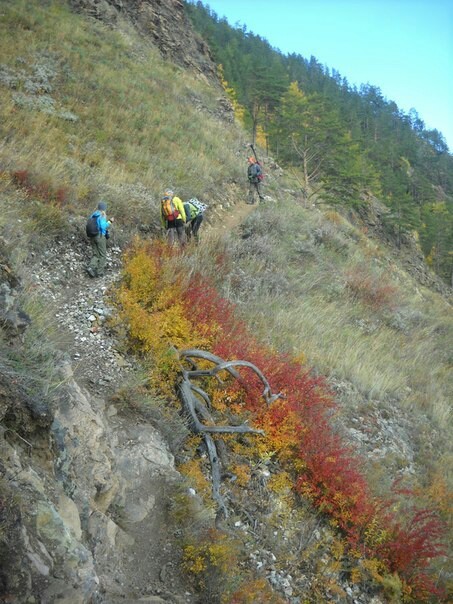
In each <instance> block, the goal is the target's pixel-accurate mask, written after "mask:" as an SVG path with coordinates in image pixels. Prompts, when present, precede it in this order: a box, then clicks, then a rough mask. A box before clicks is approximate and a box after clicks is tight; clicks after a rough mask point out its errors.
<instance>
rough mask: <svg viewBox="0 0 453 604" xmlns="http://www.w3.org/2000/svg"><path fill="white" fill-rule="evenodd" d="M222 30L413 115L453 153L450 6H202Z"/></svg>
mask: <svg viewBox="0 0 453 604" xmlns="http://www.w3.org/2000/svg"><path fill="white" fill-rule="evenodd" d="M203 3H204V4H208V5H209V6H210V7H211V9H212V10H214V11H215V12H216V13H217V15H218V16H219V17H223V16H225V17H226V18H227V20H228V22H229V23H230V25H233V26H235V25H241V26H242V25H246V26H247V30H248V31H251V32H253V33H254V34H258V35H260V36H261V37H263V38H265V39H266V40H267V41H268V42H269V43H270V44H271V45H272V46H273V47H275V48H278V49H279V50H281V51H282V52H283V53H285V54H287V53H292V52H295V53H299V54H301V55H302V56H303V57H305V58H307V59H309V58H310V56H311V55H313V56H314V57H316V59H317V60H318V61H319V62H320V63H321V64H323V65H326V66H327V67H329V69H332V68H333V69H336V70H337V71H339V72H340V74H341V75H342V76H343V77H346V78H347V80H348V82H349V84H356V85H357V86H360V84H366V83H369V84H372V85H374V86H377V87H379V88H380V89H381V92H382V94H383V96H384V97H385V98H386V99H387V100H391V101H395V103H396V104H397V105H398V107H399V108H400V109H402V110H403V111H405V112H406V113H407V112H408V111H409V109H410V108H411V107H413V108H415V109H416V111H417V112H418V114H419V116H420V118H421V119H422V120H423V121H424V122H425V125H426V127H427V128H430V129H432V128H436V129H437V130H439V131H440V132H441V133H442V134H443V135H444V137H445V139H446V141H447V144H448V146H449V148H450V151H452V150H453V0H209V1H206V2H203Z"/></svg>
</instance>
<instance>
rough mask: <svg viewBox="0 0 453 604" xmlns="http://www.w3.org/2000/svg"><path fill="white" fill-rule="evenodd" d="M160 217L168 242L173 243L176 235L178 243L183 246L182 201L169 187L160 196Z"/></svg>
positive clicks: (184, 237)
mask: <svg viewBox="0 0 453 604" xmlns="http://www.w3.org/2000/svg"><path fill="white" fill-rule="evenodd" d="M160 219H161V223H162V226H163V227H164V228H165V229H166V231H167V237H168V243H170V244H171V245H173V244H174V243H175V240H176V237H178V241H179V245H181V246H184V245H185V243H186V233H185V228H184V225H185V223H186V212H185V210H184V204H183V202H182V201H181V200H180V199H179V197H176V195H175V194H174V192H173V191H172V190H171V189H167V190H166V191H165V193H164V196H163V198H162V201H161V212H160Z"/></svg>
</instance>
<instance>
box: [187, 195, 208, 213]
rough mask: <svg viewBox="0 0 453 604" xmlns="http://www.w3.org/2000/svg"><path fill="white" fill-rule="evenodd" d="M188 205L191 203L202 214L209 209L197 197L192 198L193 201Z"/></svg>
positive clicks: (190, 200)
mask: <svg viewBox="0 0 453 604" xmlns="http://www.w3.org/2000/svg"><path fill="white" fill-rule="evenodd" d="M188 203H191V204H192V205H193V206H195V207H196V208H198V210H200V212H205V211H206V210H207V209H208V206H207V205H206V204H205V203H203V202H201V201H200V200H199V199H197V198H196V197H192V199H189V202H188Z"/></svg>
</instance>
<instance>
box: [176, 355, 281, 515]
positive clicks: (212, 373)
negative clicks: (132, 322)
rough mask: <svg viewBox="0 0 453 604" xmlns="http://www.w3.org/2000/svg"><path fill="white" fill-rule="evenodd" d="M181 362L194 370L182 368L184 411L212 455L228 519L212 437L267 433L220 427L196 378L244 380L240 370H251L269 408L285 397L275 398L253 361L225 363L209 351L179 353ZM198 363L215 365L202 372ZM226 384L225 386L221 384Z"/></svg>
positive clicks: (216, 490) (216, 493) (216, 488)
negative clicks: (194, 379)
mask: <svg viewBox="0 0 453 604" xmlns="http://www.w3.org/2000/svg"><path fill="white" fill-rule="evenodd" d="M176 352H177V354H178V356H179V359H180V361H181V362H184V363H188V364H189V365H190V366H191V369H185V368H182V378H183V379H182V382H181V383H180V385H179V394H180V397H181V401H182V404H183V407H184V409H185V410H186V412H187V413H188V414H189V415H190V417H191V420H192V426H193V430H194V432H196V433H199V434H201V435H202V436H203V439H204V442H205V445H206V450H207V452H208V457H209V461H210V464H211V481H212V496H213V499H214V500H215V501H216V502H217V503H218V505H219V509H220V511H221V512H222V513H223V514H224V515H225V517H227V516H228V509H227V506H226V503H225V501H224V498H223V497H222V495H221V493H220V486H221V485H220V481H221V463H220V459H219V454H218V451H217V446H216V443H215V441H214V439H213V438H212V436H211V434H216V433H217V434H234V433H241V434H264V431H263V430H258V429H256V428H252V427H250V426H249V425H247V422H244V423H242V424H240V425H238V426H228V425H227V426H216V425H215V421H214V419H213V417H212V416H211V413H210V412H209V409H210V408H211V400H210V398H209V395H208V394H207V392H205V391H204V390H203V389H202V388H200V387H199V386H197V385H195V384H193V383H192V379H193V378H200V377H213V378H216V379H219V381H220V382H221V380H220V378H219V376H218V374H219V373H221V372H222V371H226V372H228V373H229V374H230V375H231V376H232V377H233V378H234V379H243V378H242V377H241V375H240V373H239V372H238V371H236V367H246V368H247V369H251V370H252V371H253V372H254V373H255V375H256V376H258V378H259V379H260V381H261V383H262V384H263V386H264V389H263V392H262V396H263V398H264V400H265V402H266V404H267V405H270V404H272V403H273V402H274V401H276V400H277V399H278V398H280V397H281V396H282V394H281V393H279V394H272V391H271V387H270V385H269V382H268V381H267V379H266V377H265V376H264V374H263V373H262V372H261V371H260V370H259V369H258V367H256V365H254V364H253V363H250V362H249V361H241V360H234V361H224V360H223V359H221V358H220V357H218V356H216V355H214V354H212V353H210V352H207V351H205V350H198V349H189V350H181V351H176ZM194 359H201V360H204V361H208V362H210V363H213V365H214V366H213V367H211V368H210V369H198V366H197V364H196V362H195V361H194ZM221 383H223V382H221Z"/></svg>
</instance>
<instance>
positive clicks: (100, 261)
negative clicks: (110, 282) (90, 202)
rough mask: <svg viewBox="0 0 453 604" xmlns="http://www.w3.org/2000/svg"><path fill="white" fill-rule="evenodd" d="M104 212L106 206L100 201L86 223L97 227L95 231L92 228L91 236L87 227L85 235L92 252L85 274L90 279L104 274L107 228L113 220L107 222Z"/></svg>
mask: <svg viewBox="0 0 453 604" xmlns="http://www.w3.org/2000/svg"><path fill="white" fill-rule="evenodd" d="M106 210H107V204H106V203H105V201H100V202H99V203H98V207H97V210H96V211H94V212H93V214H91V216H90V219H89V221H88V222H89V223H90V221H91V223H92V224H94V226H95V227H96V226H97V229H96V228H94V229H93V230H92V232H91V234H90V233H89V232H88V226H87V235H88V237H89V240H90V243H91V251H92V256H91V260H90V264H89V266H88V268H87V273H88V274H89V275H90V277H102V276H103V275H104V273H105V265H106V263H107V239H108V238H109V227H110V225H111V223H112V221H113V218H111V219H110V220H107V214H106ZM92 219H95V220H92ZM96 231H97V232H96Z"/></svg>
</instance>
